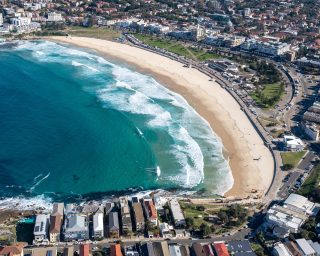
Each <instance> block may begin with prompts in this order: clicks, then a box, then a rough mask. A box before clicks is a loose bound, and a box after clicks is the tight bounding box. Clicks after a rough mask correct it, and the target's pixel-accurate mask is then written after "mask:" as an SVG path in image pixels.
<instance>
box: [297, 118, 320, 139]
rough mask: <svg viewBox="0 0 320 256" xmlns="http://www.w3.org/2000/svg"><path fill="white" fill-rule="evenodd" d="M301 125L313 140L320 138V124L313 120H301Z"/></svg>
mask: <svg viewBox="0 0 320 256" xmlns="http://www.w3.org/2000/svg"><path fill="white" fill-rule="evenodd" d="M301 127H302V129H303V131H304V132H305V134H306V135H307V136H308V137H309V139H311V140H313V141H318V140H319V133H320V127H319V125H317V124H315V123H312V122H308V121H305V122H301Z"/></svg>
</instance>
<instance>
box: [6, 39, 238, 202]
mask: <svg viewBox="0 0 320 256" xmlns="http://www.w3.org/2000/svg"><path fill="white" fill-rule="evenodd" d="M0 67H1V68H0V78H1V79H0V120H1V125H0V145H1V147H0V196H2V197H3V200H7V202H11V203H12V202H15V201H14V198H15V197H16V196H19V195H23V196H24V197H28V198H30V197H35V196H39V195H42V194H45V195H46V196H50V197H54V198H55V197H59V198H67V197H69V196H70V195H93V194H94V193H99V192H101V193H105V192H109V193H112V192H114V191H119V190H126V189H128V188H133V187H140V188H141V189H150V188H165V189H179V190H195V191H202V192H205V193H206V194H222V193H223V192H225V191H226V190H227V189H228V188H230V186H231V185H232V176H231V173H230V170H229V167H228V164H227V163H226V161H225V160H224V159H223V156H222V150H221V149H222V145H221V143H220V141H219V139H218V138H217V137H216V136H215V135H214V133H213V132H212V130H211V129H210V127H209V125H208V124H207V122H206V121H205V120H203V119H202V118H201V117H200V116H199V115H198V114H197V113H196V112H195V111H194V110H193V109H192V108H191V107H190V106H189V105H188V104H187V102H186V101H185V100H184V99H183V98H182V97H181V96H179V95H178V94H176V93H173V92H171V91H169V90H168V89H166V88H165V87H163V86H162V85H160V84H159V83H157V82H156V81H155V80H154V79H153V78H152V77H150V76H146V75H142V74H140V73H138V72H136V71H134V70H131V69H129V68H127V67H126V66H125V65H121V64H113V63H110V62H108V61H107V60H106V59H104V58H102V57H99V56H97V55H95V54H94V53H89V52H86V51H83V50H80V49H75V48H71V47H69V46H63V45H59V44H56V43H52V42H46V41H37V42H19V43H17V44H11V45H2V46H1V49H0ZM156 168H158V169H159V170H160V171H159V172H160V176H157V174H156V173H155V171H154V170H155V169H156ZM9 197H11V199H10V200H11V201H10V200H8V198H9ZM0 204H1V201H0Z"/></svg>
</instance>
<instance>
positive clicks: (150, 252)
mask: <svg viewBox="0 0 320 256" xmlns="http://www.w3.org/2000/svg"><path fill="white" fill-rule="evenodd" d="M141 256H155V254H154V248H153V244H152V243H151V242H148V243H145V244H142V246H141Z"/></svg>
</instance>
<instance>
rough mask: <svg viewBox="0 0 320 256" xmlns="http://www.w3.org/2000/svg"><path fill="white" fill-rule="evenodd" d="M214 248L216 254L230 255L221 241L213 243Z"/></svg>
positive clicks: (218, 255) (219, 255)
mask: <svg viewBox="0 0 320 256" xmlns="http://www.w3.org/2000/svg"><path fill="white" fill-rule="evenodd" d="M213 247H214V250H215V251H216V254H217V256H230V254H229V252H228V248H227V246H226V245H225V243H223V242H219V243H214V244H213Z"/></svg>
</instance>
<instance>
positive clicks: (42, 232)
mask: <svg viewBox="0 0 320 256" xmlns="http://www.w3.org/2000/svg"><path fill="white" fill-rule="evenodd" d="M49 224H50V223H49V215H47V214H39V215H37V216H36V222H35V226H34V230H33V235H34V242H35V243H39V242H48V234H49Z"/></svg>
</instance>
